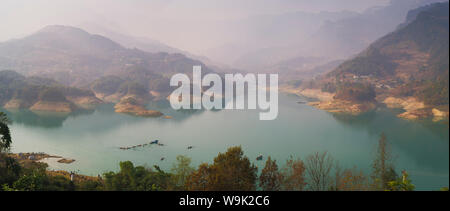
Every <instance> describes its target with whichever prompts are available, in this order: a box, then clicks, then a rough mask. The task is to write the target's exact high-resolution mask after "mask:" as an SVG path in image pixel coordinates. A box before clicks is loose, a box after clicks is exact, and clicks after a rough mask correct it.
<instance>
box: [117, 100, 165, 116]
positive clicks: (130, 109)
mask: <svg viewBox="0 0 450 211" xmlns="http://www.w3.org/2000/svg"><path fill="white" fill-rule="evenodd" d="M114 109H115V112H117V113H124V114H130V115H134V116H141V117H160V116H163V115H164V114H163V113H161V112H159V111H155V110H147V109H145V108H144V106H142V105H141V104H140V103H139V101H138V100H136V99H135V98H133V97H128V98H124V99H122V100H121V101H120V102H119V103H117V104H116V105H115V106H114Z"/></svg>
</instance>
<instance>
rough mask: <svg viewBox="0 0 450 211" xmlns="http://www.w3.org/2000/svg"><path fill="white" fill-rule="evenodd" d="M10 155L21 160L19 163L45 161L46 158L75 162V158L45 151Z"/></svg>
mask: <svg viewBox="0 0 450 211" xmlns="http://www.w3.org/2000/svg"><path fill="white" fill-rule="evenodd" d="M9 156H11V157H12V158H14V159H16V160H17V161H19V163H23V162H43V160H44V159H48V158H55V159H58V160H57V162H58V163H65V164H70V163H73V162H75V159H69V158H63V157H61V156H57V155H49V154H46V153H43V152H38V153H35V152H28V153H10V154H9Z"/></svg>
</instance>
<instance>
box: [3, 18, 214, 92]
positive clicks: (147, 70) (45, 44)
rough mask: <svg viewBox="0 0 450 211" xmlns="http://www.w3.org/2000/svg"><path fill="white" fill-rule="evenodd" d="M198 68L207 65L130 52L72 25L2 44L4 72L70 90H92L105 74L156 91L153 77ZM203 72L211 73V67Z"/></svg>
mask: <svg viewBox="0 0 450 211" xmlns="http://www.w3.org/2000/svg"><path fill="white" fill-rule="evenodd" d="M193 65H202V66H204V65H203V64H202V63H201V62H200V61H197V60H192V59H189V58H187V57H186V56H184V55H182V54H169V53H162V52H160V53H148V52H145V51H142V50H139V49H136V48H134V49H129V48H125V47H123V46H121V45H120V44H118V43H116V42H114V41H112V40H110V39H108V38H106V37H103V36H100V35H94V34H90V33H88V32H86V31H84V30H82V29H79V28H74V27H69V26H47V27H45V28H43V29H42V30H40V31H38V32H36V33H34V34H32V35H30V36H27V37H25V38H22V39H16V40H11V41H8V42H4V43H0V69H13V70H16V71H17V72H19V73H21V74H24V75H26V76H44V77H47V78H52V79H55V80H57V81H58V82H60V83H62V84H64V85H67V86H77V87H86V86H88V85H89V84H90V83H92V82H93V81H94V80H96V79H98V78H100V77H102V76H107V75H118V76H122V77H131V78H138V79H140V80H141V83H142V81H145V84H142V85H144V86H146V87H150V88H153V87H151V86H149V84H153V81H152V80H153V79H155V80H161V78H168V77H170V76H171V75H173V74H174V73H192V66H193ZM203 70H204V72H208V71H210V70H209V69H208V68H207V67H205V66H204V68H203ZM165 88H167V87H164V88H161V87H157V89H165Z"/></svg>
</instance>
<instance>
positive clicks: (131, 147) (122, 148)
mask: <svg viewBox="0 0 450 211" xmlns="http://www.w3.org/2000/svg"><path fill="white" fill-rule="evenodd" d="M154 144H156V145H158V146H164V144H162V143H160V142H159V140H154V141H151V142H149V143H145V144H138V145H135V146H130V147H119V149H121V150H130V149H135V148H138V147H146V146H148V145H154Z"/></svg>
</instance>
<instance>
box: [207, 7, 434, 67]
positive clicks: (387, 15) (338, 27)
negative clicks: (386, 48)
mask: <svg viewBox="0 0 450 211" xmlns="http://www.w3.org/2000/svg"><path fill="white" fill-rule="evenodd" d="M440 1H443V0H392V1H391V2H390V3H389V4H387V5H386V6H380V7H374V8H369V9H367V10H366V11H364V12H361V13H356V14H355V13H352V14H348V15H342V16H335V17H334V18H333V17H331V16H329V18H324V19H319V18H318V17H317V20H315V21H314V22H313V23H315V27H308V25H305V24H301V21H300V20H298V21H297V23H295V24H291V25H289V26H290V27H291V28H296V29H297V30H303V31H304V33H303V34H300V33H297V34H296V33H290V35H292V36H293V37H294V38H293V37H289V36H288V35H286V36H287V37H284V38H283V39H282V40H283V41H284V42H285V43H282V42H265V43H259V44H258V45H257V46H258V47H259V48H256V47H254V46H248V44H247V45H244V44H241V45H235V46H230V47H229V50H228V51H226V52H234V53H233V56H234V57H237V58H233V64H234V65H235V66H236V67H238V68H242V69H247V70H249V71H255V72H257V71H259V70H260V69H266V68H267V67H270V66H276V65H277V63H279V62H283V61H286V60H289V59H294V58H299V57H320V58H323V59H324V61H323V63H326V62H331V61H335V60H342V59H348V58H350V57H353V56H354V55H355V54H357V53H359V52H361V51H362V50H364V49H365V48H367V47H368V46H369V45H370V44H371V43H373V42H374V41H376V40H377V39H379V38H380V37H382V36H384V35H386V34H388V33H390V32H392V31H394V30H395V29H396V28H397V26H398V25H399V24H401V23H403V22H404V21H405V17H406V15H407V13H408V11H409V10H412V9H416V8H418V7H421V6H425V5H428V4H430V3H434V2H440ZM303 20H311V19H303ZM269 22H270V21H269ZM280 25H282V26H284V25H283V24H280ZM274 29H276V27H275V28H274ZM292 31H294V32H295V31H296V30H292ZM275 32H277V33H281V31H279V30H273V31H272V33H275ZM265 33H266V32H262V33H261V34H262V35H261V36H266V35H265ZM267 33H269V32H267ZM272 33H269V35H270V34H272ZM286 33H289V32H286ZM289 40H290V41H291V42H290V43H288V41H289ZM292 40H294V41H295V42H293V41H292ZM269 44H271V45H270V46H268V45H269ZM241 48H243V49H245V50H246V51H245V52H244V53H239V51H240V49H241ZM216 51H217V50H216ZM208 55H209V54H208ZM213 55H214V54H213ZM212 58H214V57H212ZM283 70H284V69H278V70H276V71H277V72H280V73H281V72H283Z"/></svg>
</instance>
